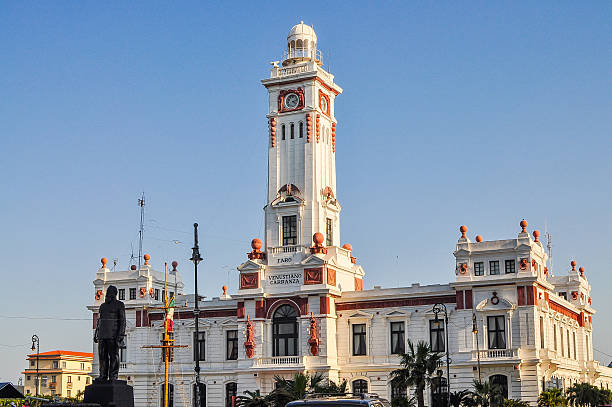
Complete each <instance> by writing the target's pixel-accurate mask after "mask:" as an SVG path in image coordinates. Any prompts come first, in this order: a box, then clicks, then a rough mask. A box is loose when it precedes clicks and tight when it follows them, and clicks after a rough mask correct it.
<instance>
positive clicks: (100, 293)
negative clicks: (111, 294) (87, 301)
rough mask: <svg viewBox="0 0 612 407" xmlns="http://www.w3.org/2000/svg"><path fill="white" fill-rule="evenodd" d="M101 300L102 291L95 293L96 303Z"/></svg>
mask: <svg viewBox="0 0 612 407" xmlns="http://www.w3.org/2000/svg"><path fill="white" fill-rule="evenodd" d="M101 299H102V290H98V291H96V301H100V300H101Z"/></svg>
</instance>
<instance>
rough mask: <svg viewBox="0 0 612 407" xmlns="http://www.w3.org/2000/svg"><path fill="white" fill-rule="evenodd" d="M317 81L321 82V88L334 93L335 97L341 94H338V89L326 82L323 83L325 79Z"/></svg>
mask: <svg viewBox="0 0 612 407" xmlns="http://www.w3.org/2000/svg"><path fill="white" fill-rule="evenodd" d="M315 80H316V81H317V82H319V83H320V84H321V86H323V87H324V88H325V89H327V90H328V91H330V92H332V93H333V94H334V95H336V96H337V95H339V94H340V92H338V91H337V90H336V89H334V88H332V87H331V86H329V85H328V84H326V83H325V82H323V79H321V78H318V77H317V78H315Z"/></svg>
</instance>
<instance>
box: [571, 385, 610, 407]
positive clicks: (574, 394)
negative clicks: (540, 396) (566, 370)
mask: <svg viewBox="0 0 612 407" xmlns="http://www.w3.org/2000/svg"><path fill="white" fill-rule="evenodd" d="M566 394H567V401H568V403H569V404H571V405H572V406H577V407H584V406H591V407H597V406H598V405H599V404H600V401H601V399H602V394H601V393H600V391H599V388H598V387H597V386H592V385H590V384H588V383H574V384H573V385H572V386H571V387H569V388H568V389H567V391H566Z"/></svg>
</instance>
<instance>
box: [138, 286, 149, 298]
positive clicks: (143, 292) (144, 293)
mask: <svg viewBox="0 0 612 407" xmlns="http://www.w3.org/2000/svg"><path fill="white" fill-rule="evenodd" d="M139 292H140V298H144V297H145V295H147V289H146V287H140V290H139Z"/></svg>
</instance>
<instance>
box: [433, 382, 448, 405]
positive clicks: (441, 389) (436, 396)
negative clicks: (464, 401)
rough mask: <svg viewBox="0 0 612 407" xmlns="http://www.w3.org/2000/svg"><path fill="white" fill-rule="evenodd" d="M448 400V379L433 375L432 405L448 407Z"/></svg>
mask: <svg viewBox="0 0 612 407" xmlns="http://www.w3.org/2000/svg"><path fill="white" fill-rule="evenodd" d="M447 400H448V380H446V377H433V378H432V379H431V405H432V407H446V405H447Z"/></svg>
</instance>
